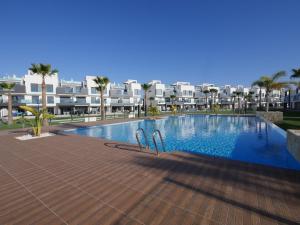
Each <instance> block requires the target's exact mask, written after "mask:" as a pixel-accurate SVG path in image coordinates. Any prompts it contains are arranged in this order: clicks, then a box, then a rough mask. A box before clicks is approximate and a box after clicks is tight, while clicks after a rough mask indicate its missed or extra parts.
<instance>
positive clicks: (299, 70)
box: [290, 68, 300, 79]
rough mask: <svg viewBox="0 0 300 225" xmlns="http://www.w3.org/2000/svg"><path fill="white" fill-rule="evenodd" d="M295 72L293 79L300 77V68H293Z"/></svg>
mask: <svg viewBox="0 0 300 225" xmlns="http://www.w3.org/2000/svg"><path fill="white" fill-rule="evenodd" d="M292 72H293V74H292V75H291V77H290V78H291V79H294V78H300V68H299V69H292Z"/></svg>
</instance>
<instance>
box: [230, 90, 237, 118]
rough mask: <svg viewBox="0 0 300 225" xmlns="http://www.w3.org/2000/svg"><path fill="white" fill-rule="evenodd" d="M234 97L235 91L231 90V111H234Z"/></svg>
mask: <svg viewBox="0 0 300 225" xmlns="http://www.w3.org/2000/svg"><path fill="white" fill-rule="evenodd" d="M235 98H236V94H235V91H234V92H232V95H231V102H232V111H233V113H235Z"/></svg>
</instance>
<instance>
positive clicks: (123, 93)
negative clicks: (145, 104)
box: [109, 89, 133, 98]
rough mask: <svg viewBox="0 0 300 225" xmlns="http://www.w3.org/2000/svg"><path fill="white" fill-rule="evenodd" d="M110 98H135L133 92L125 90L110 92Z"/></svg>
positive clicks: (112, 90)
mask: <svg viewBox="0 0 300 225" xmlns="http://www.w3.org/2000/svg"><path fill="white" fill-rule="evenodd" d="M109 96H110V97H112V98H122V97H133V92H132V91H125V90H123V89H111V90H110V91H109Z"/></svg>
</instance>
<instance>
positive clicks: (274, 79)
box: [271, 70, 286, 81]
mask: <svg viewBox="0 0 300 225" xmlns="http://www.w3.org/2000/svg"><path fill="white" fill-rule="evenodd" d="M284 76H286V72H285V71H283V70H282V71H279V72H277V73H275V74H273V75H272V76H271V79H272V81H276V80H278V79H279V78H281V77H284Z"/></svg>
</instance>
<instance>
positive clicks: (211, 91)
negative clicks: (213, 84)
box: [209, 88, 218, 109]
mask: <svg viewBox="0 0 300 225" xmlns="http://www.w3.org/2000/svg"><path fill="white" fill-rule="evenodd" d="M209 92H210V93H211V107H210V109H212V106H213V104H214V103H215V93H218V89H216V88H211V89H209Z"/></svg>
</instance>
